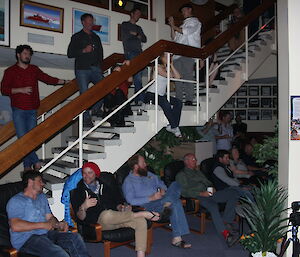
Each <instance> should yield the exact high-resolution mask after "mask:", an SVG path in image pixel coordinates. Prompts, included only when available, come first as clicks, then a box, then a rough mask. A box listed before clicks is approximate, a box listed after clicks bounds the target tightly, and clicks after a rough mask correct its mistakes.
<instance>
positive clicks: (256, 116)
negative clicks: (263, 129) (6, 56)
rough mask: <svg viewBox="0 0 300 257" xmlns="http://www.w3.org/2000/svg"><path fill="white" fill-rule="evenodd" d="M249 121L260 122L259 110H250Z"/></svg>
mask: <svg viewBox="0 0 300 257" xmlns="http://www.w3.org/2000/svg"><path fill="white" fill-rule="evenodd" d="M248 120H259V110H258V109H253V110H251V109H249V110H248Z"/></svg>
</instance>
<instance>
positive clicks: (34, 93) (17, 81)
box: [1, 45, 69, 170]
mask: <svg viewBox="0 0 300 257" xmlns="http://www.w3.org/2000/svg"><path fill="white" fill-rule="evenodd" d="M32 55H33V50H32V48H31V47H30V46H29V45H19V46H17V48H16V59H17V63H16V64H15V65H13V66H11V67H9V68H7V69H6V70H5V71H4V76H3V79H2V82H1V93H2V94H3V95H7V96H9V97H10V100H11V107H12V113H13V114H12V116H13V117H12V118H13V122H14V125H15V129H16V134H17V137H18V138H20V137H22V136H23V135H25V134H26V133H27V132H29V131H30V130H31V129H33V128H34V127H35V126H36V124H37V109H38V108H39V106H40V96H39V87H38V81H42V82H44V83H46V84H51V85H57V84H65V83H68V82H69V81H67V80H63V79H58V78H55V77H51V76H49V75H47V74H46V73H44V72H43V71H41V70H40V69H39V68H38V67H37V66H35V65H32V64H30V61H31V57H32ZM23 164H24V170H30V169H31V168H32V166H33V168H34V169H40V168H41V162H40V160H39V158H38V157H37V155H36V154H35V152H31V153H30V154H28V155H27V156H26V157H25V158H24V160H23Z"/></svg>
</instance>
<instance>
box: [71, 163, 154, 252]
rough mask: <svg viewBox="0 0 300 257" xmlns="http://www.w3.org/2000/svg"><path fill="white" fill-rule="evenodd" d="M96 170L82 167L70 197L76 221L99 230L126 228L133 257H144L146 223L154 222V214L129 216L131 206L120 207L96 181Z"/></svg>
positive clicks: (111, 193)
mask: <svg viewBox="0 0 300 257" xmlns="http://www.w3.org/2000/svg"><path fill="white" fill-rule="evenodd" d="M100 173H101V171H100V168H99V167H98V165H97V164H95V163H93V162H87V163H85V164H84V165H83V166H82V177H83V179H81V180H80V181H79V182H78V184H77V187H76V189H75V191H74V193H73V194H72V196H71V202H72V206H73V208H74V212H75V213H76V216H77V218H78V219H80V220H83V221H84V222H86V223H87V224H91V223H99V224H100V225H101V226H102V228H103V230H113V229H118V228H124V227H130V228H133V229H134V230H135V249H136V251H137V257H144V256H145V251H146V246H147V223H146V220H145V219H149V220H152V221H157V220H159V219H160V217H159V213H157V212H152V213H151V212H148V211H140V212H132V211H131V206H126V208H125V206H124V205H123V199H122V197H121V195H120V194H119V191H115V190H112V189H111V187H110V186H109V185H107V184H105V183H102V182H101V181H100V180H99V177H100Z"/></svg>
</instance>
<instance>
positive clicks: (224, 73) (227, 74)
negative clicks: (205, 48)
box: [221, 72, 235, 78]
mask: <svg viewBox="0 0 300 257" xmlns="http://www.w3.org/2000/svg"><path fill="white" fill-rule="evenodd" d="M221 76H223V77H227V78H228V77H229V78H234V77H235V73H234V72H221Z"/></svg>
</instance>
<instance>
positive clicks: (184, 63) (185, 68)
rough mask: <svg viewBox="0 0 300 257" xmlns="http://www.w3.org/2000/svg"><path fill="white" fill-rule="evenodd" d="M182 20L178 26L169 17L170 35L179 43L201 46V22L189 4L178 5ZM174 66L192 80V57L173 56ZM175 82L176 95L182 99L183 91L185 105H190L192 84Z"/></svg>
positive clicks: (192, 94)
mask: <svg viewBox="0 0 300 257" xmlns="http://www.w3.org/2000/svg"><path fill="white" fill-rule="evenodd" d="M179 11H180V12H181V14H182V16H183V18H184V21H183V24H182V25H181V26H180V27H177V26H176V25H175V23H174V18H173V17H172V16H171V17H169V19H168V21H169V25H170V26H171V37H172V39H173V40H174V41H175V42H176V43H179V44H183V45H188V46H193V47H198V48H200V47H201V38H200V33H201V22H200V21H199V20H198V18H196V17H194V16H193V14H192V12H193V6H192V5H191V4H184V5H182V6H181V7H180V9H179ZM173 60H174V66H175V68H176V69H177V70H178V72H179V73H180V74H182V79H184V80H194V65H195V61H194V59H192V58H190V57H185V56H174V58H173ZM175 84H176V97H177V98H179V99H180V100H183V94H184V93H185V105H192V103H193V99H194V84H192V83H186V82H175Z"/></svg>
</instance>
